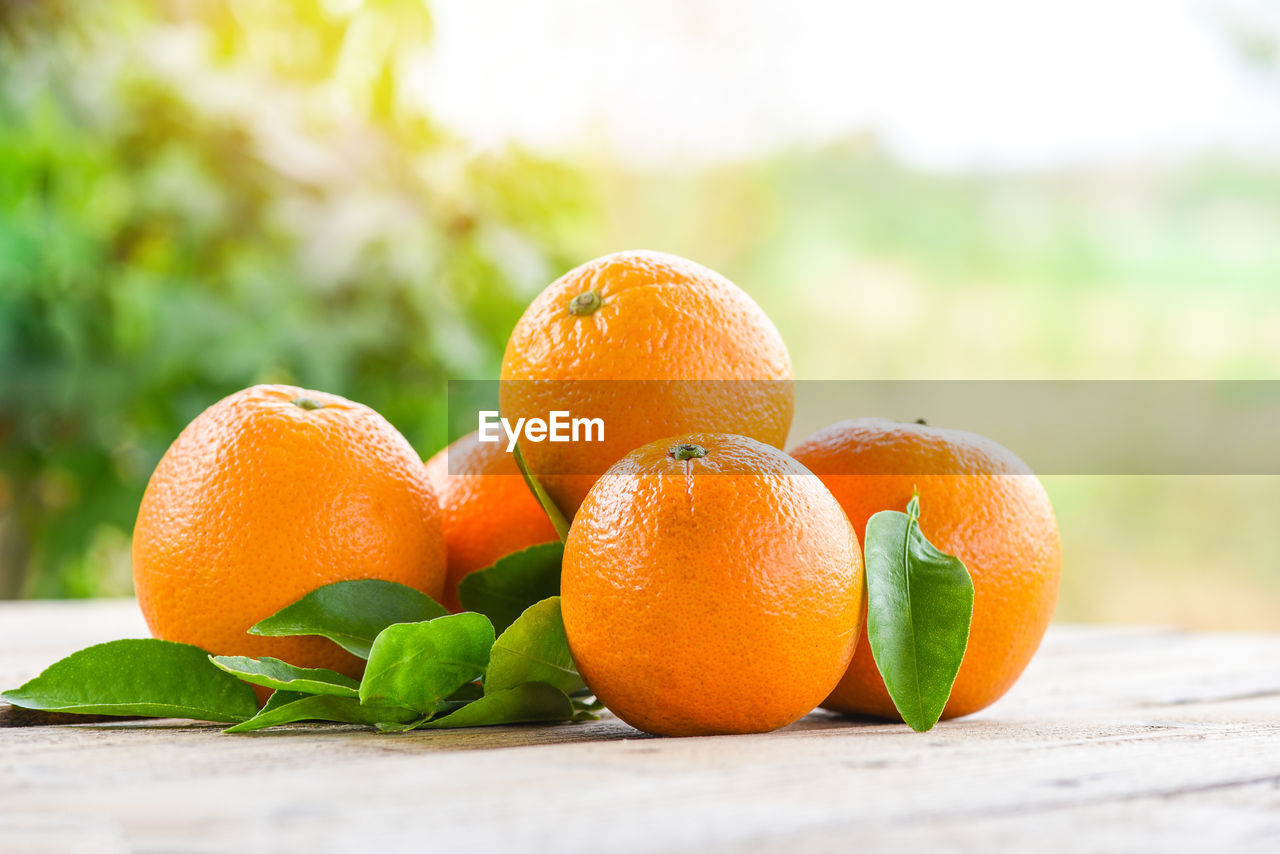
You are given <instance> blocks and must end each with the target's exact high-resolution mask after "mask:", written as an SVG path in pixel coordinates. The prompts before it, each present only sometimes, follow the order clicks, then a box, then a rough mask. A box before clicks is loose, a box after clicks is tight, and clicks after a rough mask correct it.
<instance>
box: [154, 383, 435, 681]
mask: <svg viewBox="0 0 1280 854" xmlns="http://www.w3.org/2000/svg"><path fill="white" fill-rule="evenodd" d="M357 578H382V579H386V580H387V581H397V582H400V583H401V584H407V585H410V586H412V587H416V588H418V589H419V590H421V591H423V592H424V593H426V594H428V595H430V596H433V597H436V598H439V596H440V594H441V592H442V590H443V588H444V578H445V549H444V532H443V529H442V525H441V521H440V507H439V505H438V504H437V501H436V495H435V491H434V490H433V489H432V487H431V482H430V480H429V479H428V478H427V473H426V469H425V468H424V466H423V465H422V461H421V459H420V458H419V457H418V455H417V454H416V453H414V450H413V448H412V447H410V445H409V443H408V442H407V441H406V440H405V438H404V437H403V436H401V435H400V434H399V433H398V432H396V429H395V428H394V427H392V426H391V425H390V424H389V423H387V421H386V420H385V419H384V418H383V417H382V416H381V415H379V414H378V413H376V412H374V411H373V410H372V409H369V408H368V407H367V406H362V405H361V404H358V403H352V402H351V401H349V400H345V399H344V398H341V397H338V396H337V395H333V394H325V393H324V392H318V391H307V390H305V389H301V388H295V387H293V386H282V385H261V386H254V387H252V388H248V389H245V390H243V391H240V392H237V393H235V394H233V395H231V396H230V397H227V398H224V399H223V400H221V401H219V402H218V403H215V404H214V405H213V406H211V407H209V408H208V409H206V410H205V411H204V412H203V413H201V414H200V415H199V416H198V417H197V418H196V419H195V420H194V421H192V422H191V423H190V424H189V425H187V427H186V429H185V430H183V431H182V433H181V434H180V435H179V436H178V438H177V439H176V440H175V441H174V443H173V444H172V445H171V446H170V447H169V450H168V451H167V452H165V455H164V457H163V458H162V459H161V460H160V465H159V466H158V467H157V468H156V470H155V473H154V474H152V476H151V481H150V482H149V483H148V484H147V490H146V493H145V495H144V496H143V498H142V506H141V507H140V508H139V510H138V521H137V525H136V526H135V528H134V533H133V580H134V585H135V587H136V588H137V593H138V603H139V605H141V606H142V613H143V615H144V616H145V617H146V620H147V625H148V626H150V628H151V632H152V634H153V635H155V636H156V637H158V638H164V639H165V640H172V641H182V642H185V643H190V644H195V645H196V646H199V647H202V648H204V649H205V650H207V651H209V652H211V653H214V654H216V655H248V656H254V657H261V656H273V657H275V658H281V659H284V660H285V661H288V662H289V663H291V664H296V665H298V666H301V667H330V668H333V669H335V670H338V671H340V672H343V673H346V674H347V675H349V676H358V675H359V674H360V670H361V666H362V664H361V662H360V661H359V659H357V658H356V657H355V656H352V655H350V654H348V653H346V652H344V651H343V650H341V649H340V648H338V647H337V646H336V645H335V644H333V643H331V642H330V641H327V640H324V639H322V638H318V637H298V638H266V637H256V636H254V635H249V634H246V631H247V630H248V629H249V627H250V626H252V625H253V624H254V623H256V622H258V621H259V620H261V619H263V618H265V617H268V616H270V615H271V614H273V613H275V612H276V611H278V610H279V609H281V608H283V607H284V606H286V605H288V604H290V603H291V602H293V601H295V600H297V599H299V598H301V597H302V596H303V595H305V594H306V593H308V592H310V591H311V590H314V589H315V588H317V587H320V586H322V585H325V584H329V583H331V582H334V581H344V580H348V579H357Z"/></svg>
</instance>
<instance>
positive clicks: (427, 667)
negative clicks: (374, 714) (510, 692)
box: [360, 613, 494, 715]
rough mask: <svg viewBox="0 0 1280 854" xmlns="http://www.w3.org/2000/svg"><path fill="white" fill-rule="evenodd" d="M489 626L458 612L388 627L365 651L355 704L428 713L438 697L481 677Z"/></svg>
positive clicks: (490, 634)
mask: <svg viewBox="0 0 1280 854" xmlns="http://www.w3.org/2000/svg"><path fill="white" fill-rule="evenodd" d="M493 640H494V638H493V624H492V623H490V622H489V620H488V618H487V617H485V616H484V615H483V614H473V613H462V614H453V615H451V616H448V617H440V618H438V619H435V620H431V621H430V622H426V623H401V624H398V625H394V626H388V627H387V628H386V629H385V630H383V632H382V634H380V635H378V639H377V640H375V641H374V643H373V650H372V652H370V654H369V664H368V666H367V667H365V671H364V679H363V680H362V681H361V682H360V702H362V703H367V704H376V705H389V706H403V707H404V708H408V709H413V710H414V711H416V712H418V713H419V714H420V715H426V714H432V713H434V712H435V710H436V707H437V706H438V705H439V704H440V702H441V701H442V700H444V699H445V698H447V697H449V696H450V695H451V694H453V693H454V692H455V691H458V690H460V689H462V687H463V686H464V685H466V684H467V683H468V682H474V681H475V680H476V679H479V678H480V677H481V676H482V675H484V670H485V666H486V665H487V664H488V663H489V650H490V648H491V647H492V646H493Z"/></svg>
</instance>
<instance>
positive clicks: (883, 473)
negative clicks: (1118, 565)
mask: <svg viewBox="0 0 1280 854" xmlns="http://www.w3.org/2000/svg"><path fill="white" fill-rule="evenodd" d="M792 454H793V455H794V456H795V458H796V459H797V460H799V461H800V462H801V463H803V464H804V465H806V466H808V467H809V468H810V469H811V470H812V471H813V472H814V473H815V474H817V475H818V477H820V478H822V482H823V483H825V484H826V485H827V486H828V487H829V488H830V489H831V493H832V494H833V495H835V497H836V498H837V500H839V502H840V504H841V506H842V507H844V509H845V512H846V513H848V514H849V521H851V522H852V523H853V526H854V528H855V529H856V530H857V531H858V533H859V535H862V536H865V534H866V529H867V520H868V519H869V518H870V517H871V516H872V514H874V513H877V512H879V511H881V510H904V509H905V508H906V506H907V502H908V501H910V500H911V495H912V490H913V489H918V490H919V492H920V530H921V531H922V532H923V533H924V535H925V536H926V537H928V538H929V540H930V541H931V542H932V543H933V544H934V545H935V546H937V547H938V548H940V549H942V551H944V552H948V553H950V554H953V555H956V556H957V557H959V558H960V559H961V560H963V561H964V564H965V566H966V567H968V569H969V574H970V575H971V576H972V577H973V587H974V598H973V620H972V623H971V625H970V630H969V645H968V647H967V649H966V651H965V655H964V660H963V662H962V663H961V665H960V672H959V674H958V675H957V676H956V681H955V685H954V687H953V688H952V690H951V697H950V699H949V700H948V701H947V705H946V707H945V709H944V710H943V713H942V717H944V718H954V717H959V716H961V715H968V714H972V713H973V712H976V711H978V710H979V709H983V708H985V707H987V706H989V705H990V704H992V703H994V702H995V701H996V700H998V699H1000V697H1001V696H1003V695H1004V693H1005V692H1006V691H1008V690H1009V688H1010V687H1011V686H1012V685H1013V683H1014V682H1015V681H1016V680H1017V678H1018V676H1020V675H1021V674H1022V671H1023V669H1024V668H1026V666H1027V663H1028V662H1029V661H1030V660H1031V656H1032V655H1034V654H1035V651H1036V648H1037V647H1038V646H1039V645H1040V640H1041V638H1043V637H1044V632H1045V629H1046V628H1047V627H1048V625H1049V619H1050V617H1052V615H1053V606H1054V603H1055V602H1056V601H1057V598H1058V578H1059V575H1060V574H1061V568H1062V548H1061V543H1060V541H1059V538H1058V525H1057V522H1056V521H1055V520H1054V515H1053V507H1052V506H1051V505H1050V503H1049V496H1048V494H1046V493H1045V490H1044V487H1043V486H1042V485H1041V483H1040V481H1039V479H1037V478H1036V476H1035V475H1034V474H1032V473H1031V469H1029V468H1027V465H1026V464H1025V463H1024V462H1023V461H1022V460H1020V459H1019V458H1018V457H1017V456H1015V455H1014V454H1013V453H1012V452H1011V451H1009V450H1008V449H1006V448H1005V447H1003V446H1001V445H999V444H998V443H996V442H993V441H991V440H990V439H987V438H984V437H982V436H978V435H976V434H974V433H967V432H964V431H962V430H947V429H940V428H936V427H927V426H924V425H921V424H900V423H898V422H895V421H887V420H884V419H879V418H861V419H856V420H852V421H842V422H840V423H838V424H833V425H831V426H830V427H827V428H825V429H823V430H819V431H818V432H817V433H815V434H814V435H812V436H810V437H809V438H808V439H806V440H805V441H804V442H802V443H801V444H800V445H799V446H798V447H797V448H795V449H794V450H793V451H792ZM983 472H986V474H984V473H983ZM823 705H824V706H825V707H826V708H829V709H835V710H837V711H842V712H856V713H862V714H870V715H875V716H878V717H882V718H890V719H894V720H901V717H900V716H899V715H898V712H897V710H896V709H895V708H894V706H893V702H892V701H891V700H890V699H889V694H888V692H887V691H886V690H885V687H884V682H883V680H882V679H881V677H880V674H879V671H877V670H876V665H875V661H874V659H873V658H872V656H871V646H870V644H868V643H866V642H865V641H864V642H863V643H862V644H861V645H860V646H859V647H858V651H857V653H856V654H855V655H854V658H853V663H852V664H851V665H850V666H849V672H848V673H847V674H845V677H844V678H843V679H842V680H841V681H840V684H839V686H837V687H836V689H835V691H834V692H832V694H831V696H830V697H828V698H827V700H826V702H824V703H823Z"/></svg>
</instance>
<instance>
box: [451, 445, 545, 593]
mask: <svg viewBox="0 0 1280 854" xmlns="http://www.w3.org/2000/svg"><path fill="white" fill-rule="evenodd" d="M451 471H452V473H451ZM427 476H428V477H430V478H431V484H432V486H434V487H435V490H436V494H437V495H438V496H439V497H440V508H441V510H442V511H443V513H444V539H445V545H446V549H447V554H448V567H449V571H448V575H447V576H446V580H445V585H444V598H443V599H442V600H441V602H442V603H443V604H444V606H445V607H447V608H448V609H449V610H450V611H455V612H456V611H460V610H462V606H461V604H460V603H459V602H458V582H459V581H461V580H462V578H463V576H465V575H467V574H468V573H472V572H475V571H476V570H477V569H484V568H485V567H487V566H490V565H491V564H493V562H494V561H496V560H497V559H498V558H500V557H504V556H506V555H509V554H511V553H512V552H515V551H519V550H520V549H523V548H527V547H529V546H533V545H537V544H538V543H547V542H551V541H553V540H555V539H556V529H555V528H554V527H552V525H551V520H550V519H548V518H547V514H546V513H544V512H543V510H542V506H541V505H540V504H538V500H537V499H536V498H534V497H533V493H532V492H530V491H529V487H527V486H526V485H525V482H524V478H522V477H521V476H520V469H519V468H517V467H516V461H515V457H514V456H512V455H511V454H508V453H507V452H506V451H505V450H504V446H503V445H500V444H497V443H493V442H479V441H477V440H476V434H475V433H470V434H468V435H466V436H463V437H462V438H461V439H458V440H457V441H456V442H454V443H453V444H452V445H450V446H449V447H447V448H442V449H441V450H440V451H438V452H437V453H436V455H435V456H433V457H432V458H431V459H430V460H428V461H427Z"/></svg>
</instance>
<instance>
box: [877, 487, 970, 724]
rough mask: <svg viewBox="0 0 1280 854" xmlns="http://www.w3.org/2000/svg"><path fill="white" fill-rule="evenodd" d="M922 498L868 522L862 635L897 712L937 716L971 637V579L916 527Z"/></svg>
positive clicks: (929, 719)
mask: <svg viewBox="0 0 1280 854" xmlns="http://www.w3.org/2000/svg"><path fill="white" fill-rule="evenodd" d="M919 518H920V499H919V496H914V497H912V499H911V502H910V503H909V504H908V505H907V512H906V513H900V512H898V511H896V510H885V511H882V512H880V513H877V514H875V515H874V516H872V517H871V519H870V520H868V522H867V536H866V540H867V546H866V552H867V561H866V563H867V609H868V610H867V636H868V638H869V639H870V641H871V654H872V657H874V658H875V662H876V667H877V668H879V670H880V675H881V677H883V679H884V685H885V688H886V689H888V691H889V696H890V697H891V698H892V699H893V705H894V706H895V707H896V708H897V710H898V713H899V714H900V715H902V719H903V720H904V721H906V723H907V724H908V725H909V726H910V727H911V728H912V729H914V730H916V731H917V732H925V731H926V730H929V729H931V728H932V727H933V725H934V724H936V723H937V722H938V718H939V717H941V715H942V710H943V708H944V707H945V706H946V704H947V698H948V697H950V696H951V686H952V685H953V684H954V683H955V679H956V674H957V673H958V672H959V670H960V662H961V661H962V660H963V659H964V651H965V647H966V646H967V645H968V643H969V623H970V620H971V619H972V616H973V580H972V579H971V578H970V577H969V570H968V569H966V568H965V565H964V563H963V562H962V561H961V560H960V559H959V558H957V557H955V556H954V555H949V554H945V553H943V552H941V551H939V550H938V549H937V548H936V547H935V546H934V545H933V544H932V543H930V542H929V540H928V539H926V538H925V535H924V534H923V533H922V532H921V530H920V524H919Z"/></svg>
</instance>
